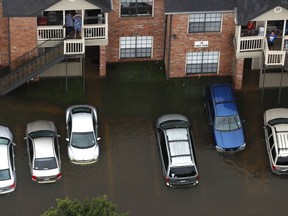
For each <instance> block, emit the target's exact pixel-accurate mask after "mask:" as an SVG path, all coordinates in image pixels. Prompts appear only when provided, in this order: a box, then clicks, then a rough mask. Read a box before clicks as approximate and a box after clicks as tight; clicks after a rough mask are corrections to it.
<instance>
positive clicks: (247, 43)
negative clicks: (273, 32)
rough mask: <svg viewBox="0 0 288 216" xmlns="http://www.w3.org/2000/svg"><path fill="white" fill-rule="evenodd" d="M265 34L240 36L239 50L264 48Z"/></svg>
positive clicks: (238, 41)
mask: <svg viewBox="0 0 288 216" xmlns="http://www.w3.org/2000/svg"><path fill="white" fill-rule="evenodd" d="M264 38H265V37H263V36H249V37H239V38H238V40H237V52H238V53H239V52H247V51H260V50H263V41H264Z"/></svg>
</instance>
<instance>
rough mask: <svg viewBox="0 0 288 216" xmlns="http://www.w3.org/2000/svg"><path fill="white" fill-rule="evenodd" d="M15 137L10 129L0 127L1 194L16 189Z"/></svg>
mask: <svg viewBox="0 0 288 216" xmlns="http://www.w3.org/2000/svg"><path fill="white" fill-rule="evenodd" d="M14 146H15V144H14V143H13V136H12V133H11V131H10V130H9V128H7V127H4V126H0V194H6V193H10V192H12V191H14V190H15V188H16V172H15V161H14V157H15V154H14Z"/></svg>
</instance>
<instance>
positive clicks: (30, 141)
mask: <svg viewBox="0 0 288 216" xmlns="http://www.w3.org/2000/svg"><path fill="white" fill-rule="evenodd" d="M28 151H29V157H30V161H32V160H33V144H32V140H31V139H28Z"/></svg>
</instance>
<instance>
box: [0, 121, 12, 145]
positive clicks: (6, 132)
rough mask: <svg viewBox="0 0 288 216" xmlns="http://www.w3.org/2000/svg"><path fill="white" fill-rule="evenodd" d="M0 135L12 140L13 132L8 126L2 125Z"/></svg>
mask: <svg viewBox="0 0 288 216" xmlns="http://www.w3.org/2000/svg"><path fill="white" fill-rule="evenodd" d="M0 137H3V138H7V139H9V140H10V141H12V133H11V131H10V130H9V128H8V127H5V126H2V125H0Z"/></svg>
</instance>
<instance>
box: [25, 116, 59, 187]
mask: <svg viewBox="0 0 288 216" xmlns="http://www.w3.org/2000/svg"><path fill="white" fill-rule="evenodd" d="M58 137H59V135H58V133H57V129H56V127H55V124H54V122H52V121H46V120H38V121H34V122H30V123H28V124H27V128H26V136H25V138H24V139H25V140H26V142H27V151H28V159H29V166H30V172H31V175H32V180H33V181H34V182H37V183H52V182H56V181H58V180H60V179H61V177H62V173H61V159H60V146H59V141H58Z"/></svg>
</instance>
